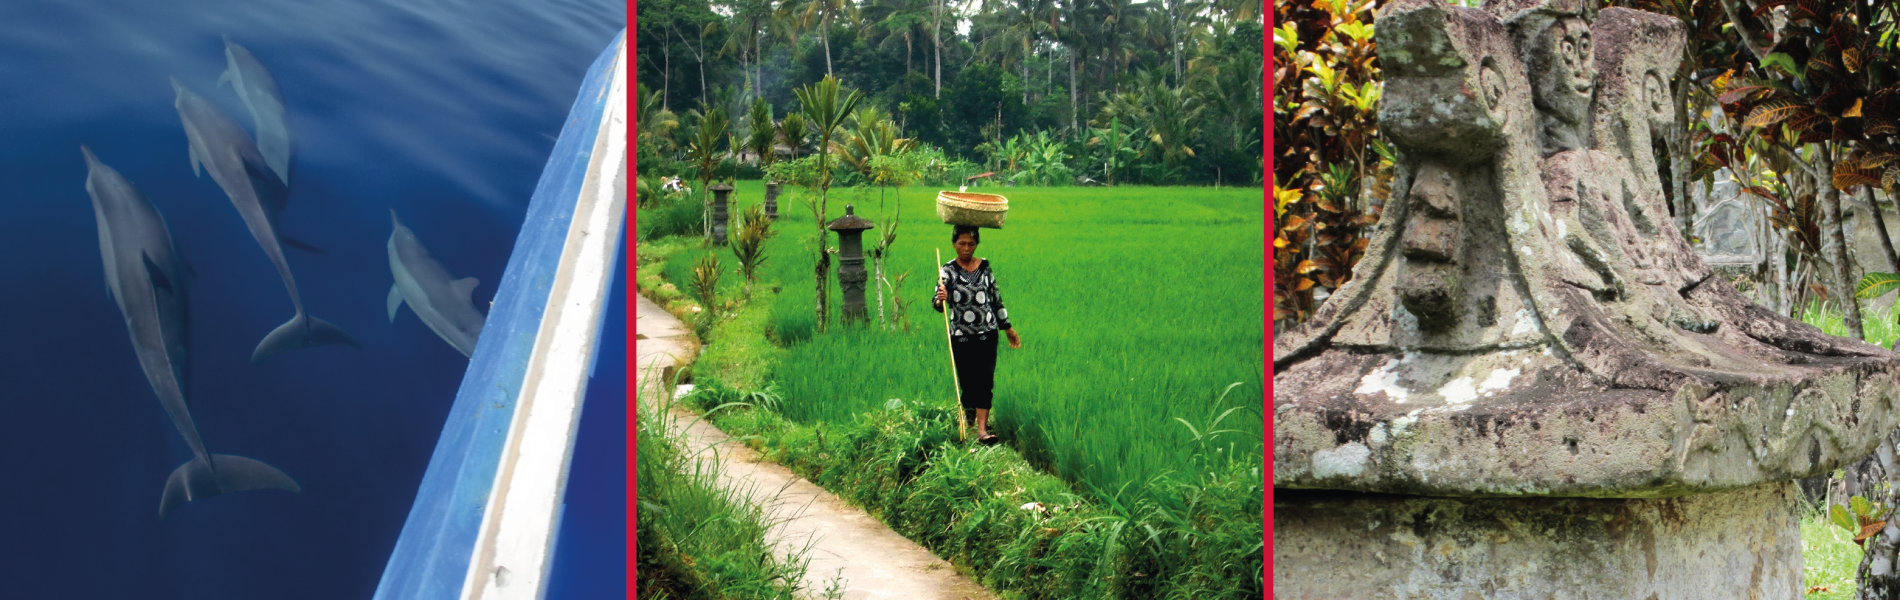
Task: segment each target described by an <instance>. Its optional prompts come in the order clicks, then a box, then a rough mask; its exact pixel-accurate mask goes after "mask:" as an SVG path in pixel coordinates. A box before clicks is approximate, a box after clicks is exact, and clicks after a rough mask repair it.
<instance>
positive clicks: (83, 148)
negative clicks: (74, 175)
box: [79, 144, 99, 165]
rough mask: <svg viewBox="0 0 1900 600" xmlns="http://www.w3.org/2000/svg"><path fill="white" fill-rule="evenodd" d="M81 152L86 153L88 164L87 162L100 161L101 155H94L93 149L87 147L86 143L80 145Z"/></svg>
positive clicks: (90, 163) (89, 163)
mask: <svg viewBox="0 0 1900 600" xmlns="http://www.w3.org/2000/svg"><path fill="white" fill-rule="evenodd" d="M79 153H80V154H84V155H86V164H87V165H92V164H95V163H98V162H99V157H97V156H93V155H92V149H91V148H87V147H86V145H85V144H80V145H79Z"/></svg>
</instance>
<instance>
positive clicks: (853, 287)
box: [825, 204, 877, 322]
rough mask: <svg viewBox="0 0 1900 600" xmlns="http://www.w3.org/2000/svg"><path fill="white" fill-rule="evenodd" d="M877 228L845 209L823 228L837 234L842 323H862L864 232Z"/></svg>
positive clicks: (846, 206)
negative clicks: (842, 311)
mask: <svg viewBox="0 0 1900 600" xmlns="http://www.w3.org/2000/svg"><path fill="white" fill-rule="evenodd" d="M874 227H877V226H876V225H873V224H872V223H871V222H870V221H866V220H864V217H860V216H858V215H857V214H856V213H855V212H854V209H853V207H852V206H851V205H849V204H846V205H844V216H842V217H838V219H837V220H835V221H832V222H831V223H829V224H827V225H825V229H830V230H832V231H836V232H838V287H839V288H840V289H843V290H844V320H845V321H846V322H851V321H862V320H864V319H866V318H867V317H868V316H869V315H868V314H867V313H866V312H865V310H864V281H865V279H866V276H865V272H864V231H865V230H867V229H871V228H874Z"/></svg>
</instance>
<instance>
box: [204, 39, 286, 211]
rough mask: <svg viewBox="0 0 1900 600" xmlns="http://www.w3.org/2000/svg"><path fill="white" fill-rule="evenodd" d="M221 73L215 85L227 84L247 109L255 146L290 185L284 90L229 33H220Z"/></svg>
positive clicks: (279, 179) (278, 177) (283, 181)
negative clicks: (221, 46) (254, 130)
mask: <svg viewBox="0 0 1900 600" xmlns="http://www.w3.org/2000/svg"><path fill="white" fill-rule="evenodd" d="M224 62H225V64H226V65H227V66H226V67H225V69H224V74H223V75H219V76H218V85H219V86H225V85H229V86H231V89H232V91H235V92H237V95H238V99H239V100H243V101H244V108H246V109H249V110H250V111H251V124H252V125H253V126H254V128H255V129H257V150H258V152H259V153H261V154H263V155H264V162H265V164H268V165H270V170H271V171H272V172H274V173H276V174H277V180H278V182H280V183H283V184H284V185H286V186H288V185H290V124H289V123H288V122H286V121H284V94H283V92H280V91H278V89H277V78H275V77H271V75H270V71H268V70H265V69H264V63H260V62H257V57H256V56H254V55H252V54H251V51H250V50H246V49H245V48H244V47H243V46H239V45H238V44H237V42H233V41H231V36H224Z"/></svg>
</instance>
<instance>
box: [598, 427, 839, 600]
mask: <svg viewBox="0 0 1900 600" xmlns="http://www.w3.org/2000/svg"><path fill="white" fill-rule="evenodd" d="M671 406H672V400H671V398H660V399H657V401H646V402H641V403H639V404H638V406H637V410H638V411H639V415H638V418H639V425H640V431H639V435H638V436H637V440H636V441H635V443H636V444H637V445H638V448H637V449H638V455H637V457H636V459H635V461H636V463H637V467H638V469H639V470H638V472H637V474H636V476H635V478H636V480H637V485H638V488H637V489H638V498H639V505H638V507H637V508H636V518H637V519H638V521H639V524H640V526H639V527H638V529H639V533H638V537H639V546H640V551H639V552H638V553H637V557H636V560H638V561H639V563H638V565H637V570H638V573H639V577H638V582H637V589H636V592H637V594H638V595H639V597H641V598H649V597H651V598H681V599H690V598H722V599H728V598H729V599H733V600H793V599H794V598H796V597H799V595H800V592H801V590H800V581H801V579H802V578H803V577H804V575H805V570H806V567H807V565H808V560H807V559H806V558H805V556H804V553H803V552H799V553H795V554H794V555H792V556H787V557H778V556H775V554H774V550H773V548H772V546H771V545H770V544H768V543H767V542H766V541H765V532H766V530H767V528H769V527H770V526H771V523H770V521H769V520H768V519H767V518H766V517H765V513H764V510H763V509H762V508H761V507H760V506H758V505H757V504H753V503H752V502H751V501H750V500H749V499H747V498H745V497H744V496H741V495H739V494H736V493H734V492H731V491H727V490H725V489H721V488H720V487H719V486H718V485H716V483H717V481H718V478H719V473H718V468H717V466H716V464H717V463H715V462H713V461H710V460H705V458H706V457H702V456H695V455H691V454H688V453H687V452H685V451H684V450H683V448H682V444H681V441H680V439H679V437H680V434H679V429H678V427H677V424H676V423H675V422H674V421H673V419H671V418H668V416H667V411H668V410H670V408H671Z"/></svg>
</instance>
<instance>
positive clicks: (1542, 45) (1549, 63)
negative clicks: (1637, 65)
mask: <svg viewBox="0 0 1900 600" xmlns="http://www.w3.org/2000/svg"><path fill="white" fill-rule="evenodd" d="M1530 66H1531V77H1532V78H1533V81H1532V86H1531V87H1532V89H1533V91H1534V96H1533V100H1534V101H1535V104H1536V105H1537V108H1538V109H1539V110H1541V111H1544V112H1545V113H1547V114H1550V115H1551V116H1553V117H1556V118H1557V120H1559V121H1562V122H1564V123H1566V124H1572V125H1575V124H1580V123H1583V121H1584V118H1585V117H1587V116H1588V115H1589V112H1590V92H1591V90H1592V89H1594V88H1595V87H1596V79H1597V68H1596V58H1595V53H1594V52H1593V51H1592V49H1591V48H1590V25H1589V24H1587V23H1585V22H1584V21H1583V19H1581V18H1577V17H1565V18H1562V19H1558V20H1557V21H1556V22H1554V23H1551V25H1550V27H1549V28H1547V29H1545V30H1544V33H1543V34H1541V35H1539V36H1538V38H1537V45H1536V47H1534V48H1533V49H1532V50H1531V65H1530Z"/></svg>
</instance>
